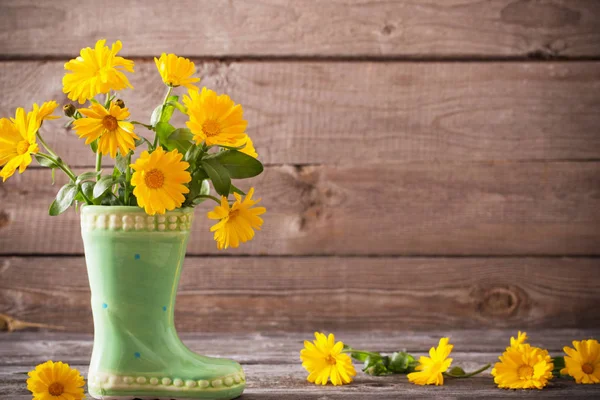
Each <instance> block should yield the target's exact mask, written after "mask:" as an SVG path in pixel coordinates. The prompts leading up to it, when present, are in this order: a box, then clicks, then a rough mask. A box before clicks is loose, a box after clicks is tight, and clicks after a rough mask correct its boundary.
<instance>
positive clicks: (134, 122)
mask: <svg viewBox="0 0 600 400" xmlns="http://www.w3.org/2000/svg"><path fill="white" fill-rule="evenodd" d="M131 123H132V124H133V125H141V126H143V127H144V128H146V129H150V130H152V125H147V124H143V123H141V122H139V121H131Z"/></svg>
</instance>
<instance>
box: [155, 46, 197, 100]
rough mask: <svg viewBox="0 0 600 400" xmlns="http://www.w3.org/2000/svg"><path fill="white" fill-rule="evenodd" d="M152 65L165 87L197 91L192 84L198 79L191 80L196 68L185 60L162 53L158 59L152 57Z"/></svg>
mask: <svg viewBox="0 0 600 400" xmlns="http://www.w3.org/2000/svg"><path fill="white" fill-rule="evenodd" d="M154 63H155V64H156V68H157V69H158V73H159V74H160V76H161V78H162V80H163V82H164V83H165V85H167V86H171V87H178V86H185V87H186V88H188V89H189V90H194V91H196V90H198V87H197V86H195V85H193V83H196V82H199V81H200V78H192V75H193V74H194V73H195V72H196V66H195V65H194V63H193V62H191V61H190V60H188V59H187V58H184V57H177V56H176V55H175V54H165V53H162V54H161V56H160V58H156V57H154Z"/></svg>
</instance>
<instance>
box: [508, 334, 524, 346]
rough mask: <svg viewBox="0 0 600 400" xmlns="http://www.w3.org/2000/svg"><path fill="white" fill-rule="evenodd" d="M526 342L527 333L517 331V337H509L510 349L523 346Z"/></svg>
mask: <svg viewBox="0 0 600 400" xmlns="http://www.w3.org/2000/svg"><path fill="white" fill-rule="evenodd" d="M526 340H527V332H521V331H519V332H518V333H517V337H516V338H514V337H511V338H510V347H518V346H519V345H521V344H524V343H525V341H526Z"/></svg>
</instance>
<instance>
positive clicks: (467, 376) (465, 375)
mask: <svg viewBox="0 0 600 400" xmlns="http://www.w3.org/2000/svg"><path fill="white" fill-rule="evenodd" d="M489 367H491V364H486V365H484V366H483V367H481V368H479V369H478V370H477V371H473V372H469V373H468V374H464V375H452V374H449V373H448V372H444V375H446V376H448V377H450V378H457V379H463V378H470V377H472V376H475V375H477V374H480V373H482V372H483V371H485V370H486V369H488V368H489Z"/></svg>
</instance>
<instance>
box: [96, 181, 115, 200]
mask: <svg viewBox="0 0 600 400" xmlns="http://www.w3.org/2000/svg"><path fill="white" fill-rule="evenodd" d="M115 182H116V181H115V180H114V179H113V177H112V175H105V176H103V177H102V178H100V180H99V181H98V182H97V183H96V186H94V193H93V197H94V199H98V198H100V197H102V195H103V194H104V193H106V191H107V190H108V189H110V188H111V187H112V185H114V184H115Z"/></svg>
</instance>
